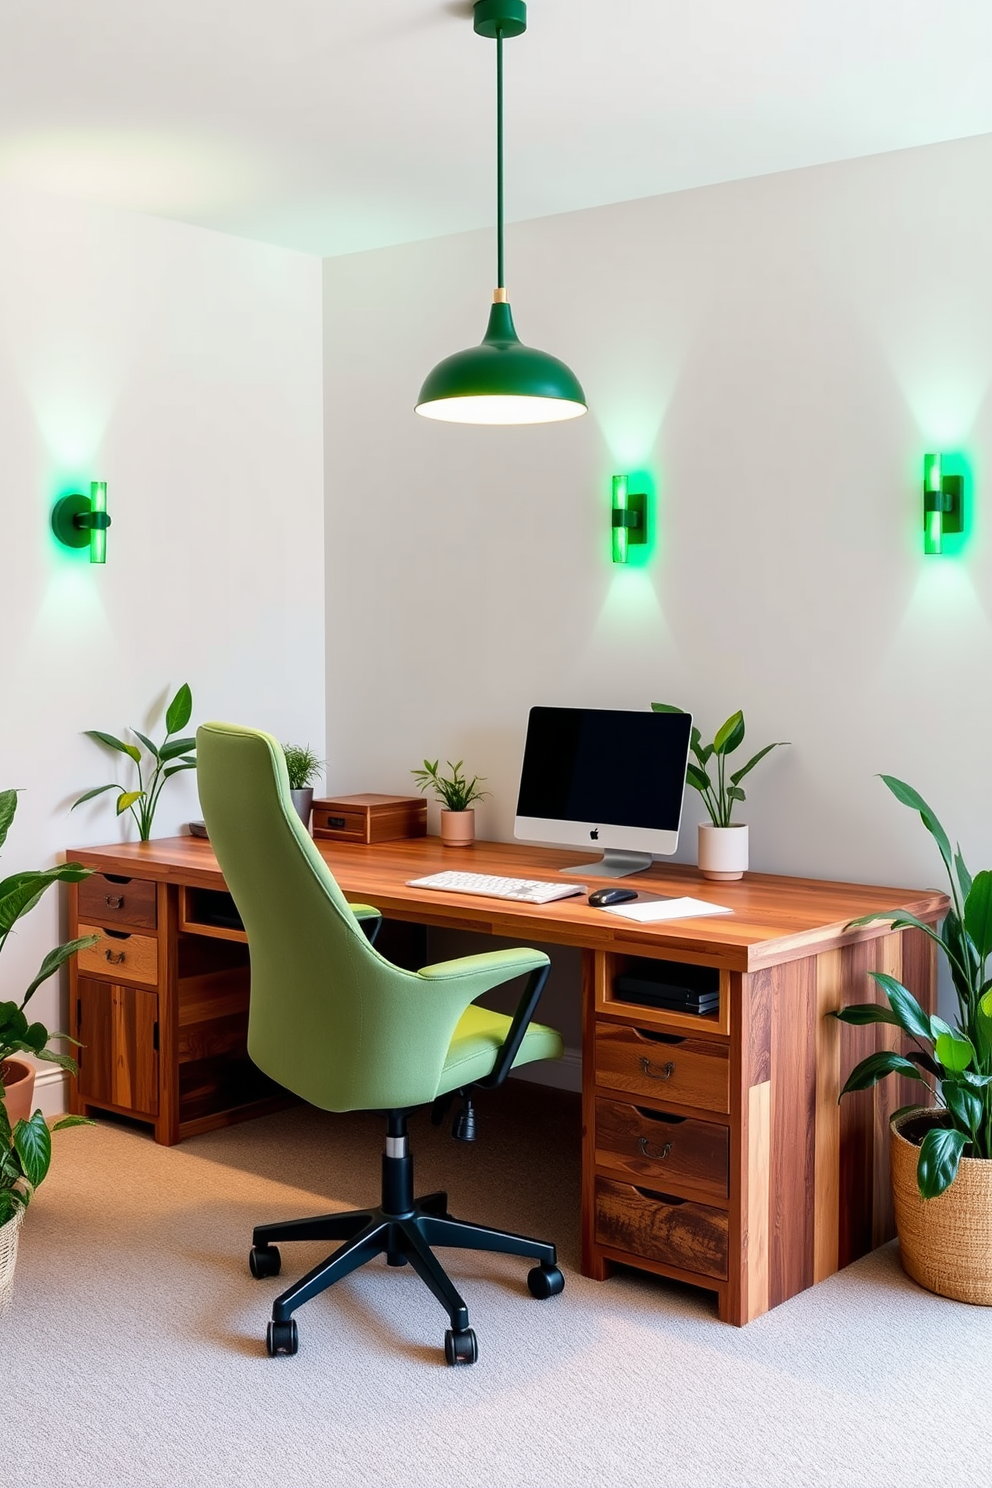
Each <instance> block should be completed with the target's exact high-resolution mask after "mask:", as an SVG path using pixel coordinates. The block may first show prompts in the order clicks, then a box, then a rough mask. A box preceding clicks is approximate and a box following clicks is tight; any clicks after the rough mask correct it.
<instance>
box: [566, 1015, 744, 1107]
mask: <svg viewBox="0 0 992 1488" xmlns="http://www.w3.org/2000/svg"><path fill="white" fill-rule="evenodd" d="M596 1084H597V1085H606V1086H608V1087H609V1088H610V1089H612V1090H623V1091H625V1092H627V1093H629V1094H630V1095H639V1096H643V1097H644V1098H645V1100H647V1101H650V1102H658V1101H665V1102H668V1101H671V1102H672V1104H673V1105H679V1106H700V1107H703V1108H704V1109H705V1110H708V1111H729V1110H730V1063H729V1059H728V1055H727V1045H726V1044H719V1043H715V1042H712V1043H711V1042H709V1041H708V1040H706V1039H694V1038H682V1037H680V1036H678V1035H676V1034H662V1035H659V1034H658V1033H657V1032H655V1031H654V1030H652V1029H641V1028H632V1027H629V1026H628V1025H627V1024H623V1023H606V1022H600V1023H598V1024H597V1026H596Z"/></svg>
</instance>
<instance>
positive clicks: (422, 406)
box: [417, 301, 586, 424]
mask: <svg viewBox="0 0 992 1488" xmlns="http://www.w3.org/2000/svg"><path fill="white" fill-rule="evenodd" d="M585 411H586V399H585V394H584V393H583V391H582V388H581V387H580V385H579V381H578V378H577V377H576V376H575V373H574V372H572V371H570V370H569V368H568V367H566V366H565V363H564V362H560V361H559V360H558V358H557V357H553V356H549V355H548V353H547V352H546V351H536V350H535V349H534V348H533V347H532V346H524V344H523V342H522V341H520V340H519V339H518V337H517V333H516V331H515V330H514V328H513V315H512V314H511V312H510V307H509V305H508V304H506V303H505V301H504V302H502V303H498V304H495V305H493V307H492V309H491V310H490V312H489V325H488V326H487V327H486V334H485V336H484V337H483V339H482V341H481V343H480V345H478V346H470V347H469V348H468V349H467V350H466V351H456V352H455V354H454V356H449V357H445V359H444V361H443V362H438V364H437V366H436V367H435V368H434V370H433V371H432V372H429V373H428V374H427V378H426V381H425V382H424V385H423V387H422V388H421V389H420V397H419V398H418V399H417V412H418V413H421V414H423V416H424V417H425V418H432V419H441V420H443V421H444V422H446V423H450V424H547V423H556V422H558V421H560V420H562V419H571V418H578V417H579V415H580V414H582V413H585Z"/></svg>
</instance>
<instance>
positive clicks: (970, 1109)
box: [940, 1080, 985, 1141]
mask: <svg viewBox="0 0 992 1488" xmlns="http://www.w3.org/2000/svg"><path fill="white" fill-rule="evenodd" d="M940 1093H941V1095H942V1096H943V1097H944V1100H945V1101H946V1103H947V1108H948V1110H949V1111H950V1113H951V1115H952V1116H953V1117H954V1120H955V1121H956V1122H957V1125H958V1127H959V1128H960V1130H961V1131H965V1132H968V1133H969V1135H970V1136H971V1138H972V1140H973V1141H974V1138H975V1133H976V1132H977V1130H978V1128H979V1126H980V1125H981V1122H982V1117H983V1116H984V1114H985V1107H984V1105H983V1103H982V1098H981V1096H980V1095H978V1094H977V1092H976V1091H974V1090H973V1089H972V1088H971V1087H970V1086H969V1085H959V1084H958V1083H957V1082H956V1081H955V1080H945V1081H944V1082H943V1084H942V1085H941V1088H940Z"/></svg>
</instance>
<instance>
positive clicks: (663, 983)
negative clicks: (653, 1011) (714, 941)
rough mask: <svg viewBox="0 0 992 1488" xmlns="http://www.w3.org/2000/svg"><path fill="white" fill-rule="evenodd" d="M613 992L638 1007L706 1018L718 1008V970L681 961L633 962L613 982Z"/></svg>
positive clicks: (623, 1000) (713, 967) (714, 967)
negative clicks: (654, 1008) (664, 1009)
mask: <svg viewBox="0 0 992 1488" xmlns="http://www.w3.org/2000/svg"><path fill="white" fill-rule="evenodd" d="M613 991H614V994H615V996H616V997H618V998H619V999H620V1000H621V1001H622V1002H632V1003H636V1004H637V1005H638V1006H640V1007H656V1008H666V1009H668V1010H670V1011H673V1012H681V1013H696V1014H698V1015H699V1016H705V1015H706V1014H707V1013H715V1012H716V1011H717V1010H718V1009H719V1006H720V971H719V968H718V967H716V966H694V965H690V964H689V963H687V962H683V961H648V960H634V961H631V962H629V963H628V966H627V969H626V970H625V971H623V972H621V974H620V975H619V976H618V977H617V978H616V979H615V981H614V983H613Z"/></svg>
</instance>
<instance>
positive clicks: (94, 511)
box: [52, 481, 110, 563]
mask: <svg viewBox="0 0 992 1488" xmlns="http://www.w3.org/2000/svg"><path fill="white" fill-rule="evenodd" d="M109 526H110V516H109V514H108V512H107V482H106V481H90V494H89V495H88V496H82V495H80V494H79V493H78V492H74V493H73V494H72V495H71V496H63V497H62V498H61V500H59V501H56V503H55V508H54V510H53V512H52V531H53V532H54V533H55V536H56V537H57V538H58V540H59V542H60V543H62V544H63V545H64V546H65V547H67V548H86V547H88V548H89V550H90V562H91V563H106V561H107V528H108V527H109Z"/></svg>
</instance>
